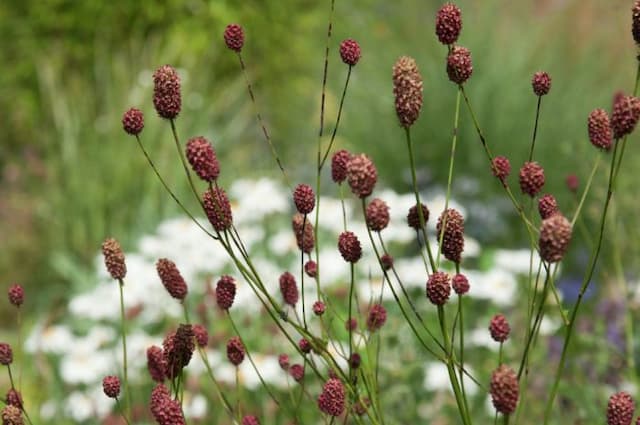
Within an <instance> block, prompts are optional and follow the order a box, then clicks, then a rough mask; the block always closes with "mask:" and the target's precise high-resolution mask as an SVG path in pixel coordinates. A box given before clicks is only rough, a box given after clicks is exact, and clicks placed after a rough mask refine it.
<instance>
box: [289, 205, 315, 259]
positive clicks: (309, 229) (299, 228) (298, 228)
mask: <svg viewBox="0 0 640 425" xmlns="http://www.w3.org/2000/svg"><path fill="white" fill-rule="evenodd" d="M291 227H292V228H293V233H294V234H295V236H296V243H297V245H298V248H299V249H300V250H301V251H302V252H304V253H305V254H308V253H310V252H311V251H312V250H313V247H314V246H315V236H314V234H313V232H314V231H313V224H311V221H309V219H308V218H306V217H305V216H303V215H302V214H300V213H296V214H294V215H293V218H292V219H291Z"/></svg>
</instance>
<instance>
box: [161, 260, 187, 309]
mask: <svg viewBox="0 0 640 425" xmlns="http://www.w3.org/2000/svg"><path fill="white" fill-rule="evenodd" d="M156 270H157V272H158V276H159V277H160V280H161V281H162V284H163V285H164V288H165V289H166V290H167V292H168V293H169V295H171V296H172V297H173V298H175V299H177V300H180V301H182V300H184V298H185V297H186V296H187V292H188V289H187V283H186V282H185V281H184V278H183V277H182V275H181V274H180V270H178V267H176V263H174V262H173V261H171V260H169V259H167V258H161V259H159V260H158V262H157V263H156Z"/></svg>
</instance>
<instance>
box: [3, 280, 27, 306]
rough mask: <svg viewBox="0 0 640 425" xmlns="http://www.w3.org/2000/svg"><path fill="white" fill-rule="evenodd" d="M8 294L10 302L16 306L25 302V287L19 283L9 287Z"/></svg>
mask: <svg viewBox="0 0 640 425" xmlns="http://www.w3.org/2000/svg"><path fill="white" fill-rule="evenodd" d="M7 295H8V297H9V302H10V303H11V304H12V305H14V306H16V307H20V306H21V305H22V303H24V289H23V288H22V286H21V285H19V284H17V283H15V284H13V285H11V286H10V287H9V290H8V291H7Z"/></svg>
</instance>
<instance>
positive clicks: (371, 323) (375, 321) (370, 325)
mask: <svg viewBox="0 0 640 425" xmlns="http://www.w3.org/2000/svg"><path fill="white" fill-rule="evenodd" d="M386 321H387V310H386V309H385V308H384V307H383V306H382V304H374V305H373V306H372V307H371V310H369V316H368V317H367V329H369V331H370V332H375V331H377V330H378V329H380V328H381V327H382V326H383V325H384V324H385V322H386Z"/></svg>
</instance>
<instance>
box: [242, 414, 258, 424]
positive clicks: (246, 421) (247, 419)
mask: <svg viewBox="0 0 640 425" xmlns="http://www.w3.org/2000/svg"><path fill="white" fill-rule="evenodd" d="M242 425H260V421H259V420H258V418H257V417H255V416H252V415H248V416H245V417H244V418H242Z"/></svg>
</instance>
